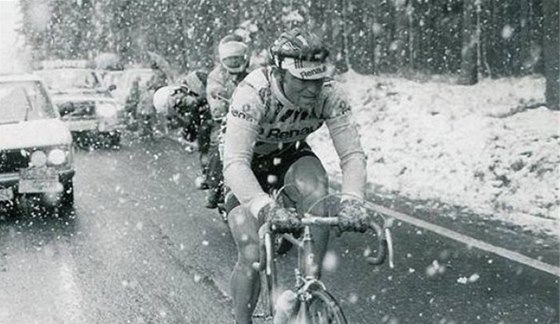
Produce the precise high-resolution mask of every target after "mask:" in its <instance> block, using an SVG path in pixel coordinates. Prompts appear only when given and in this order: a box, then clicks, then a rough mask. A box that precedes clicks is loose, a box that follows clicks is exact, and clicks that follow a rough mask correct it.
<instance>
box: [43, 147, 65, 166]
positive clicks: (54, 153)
mask: <svg viewBox="0 0 560 324" xmlns="http://www.w3.org/2000/svg"><path fill="white" fill-rule="evenodd" d="M47 159H48V161H49V163H50V164H53V165H61V164H63V163H64V162H66V152H65V151H63V150H61V149H58V148H57V149H54V150H51V151H50V152H49V155H48V157H47Z"/></svg>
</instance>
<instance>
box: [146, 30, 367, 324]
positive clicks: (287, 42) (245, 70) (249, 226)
mask: <svg viewBox="0 0 560 324" xmlns="http://www.w3.org/2000/svg"><path fill="white" fill-rule="evenodd" d="M218 54H219V64H218V65H217V66H216V67H215V69H214V70H213V71H212V72H210V73H209V74H208V75H207V77H206V78H205V74H203V73H201V72H200V71H195V72H191V73H190V74H189V75H187V77H185V78H184V79H183V80H182V83H181V84H180V85H178V86H177V87H175V88H174V89H171V90H170V89H167V90H164V89H160V90H158V92H160V93H159V94H158V93H157V92H156V94H155V95H154V105H159V106H165V109H167V111H168V114H169V115H170V116H182V118H183V120H184V125H183V126H184V127H185V130H186V134H197V135H196V136H198V139H199V148H200V152H201V166H202V170H203V171H202V173H203V179H202V180H200V181H199V182H198V183H199V187H200V188H202V189H207V190H208V191H207V193H208V194H207V201H206V206H207V207H209V208H215V207H216V206H217V205H218V204H219V203H222V204H223V206H224V208H225V211H226V213H227V215H228V217H227V219H228V225H229V227H230V230H231V233H232V235H233V238H234V240H235V243H236V245H237V250H238V259H237V263H236V265H235V267H234V269H233V273H232V276H231V293H232V297H233V305H234V314H235V321H236V323H252V313H253V311H254V309H255V306H256V304H257V300H258V296H259V290H260V280H259V272H258V270H256V269H255V268H254V267H253V263H255V262H257V261H258V260H259V237H258V229H259V227H260V226H261V225H262V224H263V223H264V222H266V221H270V220H274V221H275V223H277V224H285V225H286V226H292V227H293V226H294V225H295V226H297V222H296V221H295V220H296V219H297V217H298V215H302V214H303V213H304V212H309V211H310V213H311V214H313V215H316V216H328V213H327V210H326V209H327V207H326V206H325V204H324V203H315V202H317V201H319V200H320V198H321V197H324V196H326V195H327V194H328V190H329V189H328V177H327V172H326V171H325V168H324V167H323V165H322V164H321V161H320V160H319V158H318V157H317V156H316V155H315V153H314V152H313V151H312V149H311V147H310V146H309V145H308V144H307V143H306V138H307V137H308V135H310V134H311V133H313V132H314V131H316V130H318V129H319V128H320V126H321V125H322V124H323V123H324V124H326V126H327V127H328V130H329V132H330V135H331V138H332V141H333V144H334V148H335V150H336V152H337V154H338V156H339V158H340V167H341V169H342V175H343V176H342V189H341V191H342V193H343V194H347V195H348V197H350V198H348V199H344V200H343V201H342V202H341V203H340V206H339V207H340V208H339V211H338V213H337V216H338V217H339V219H340V221H341V225H340V227H341V229H342V230H347V229H349V228H345V227H355V226H356V225H355V224H365V218H366V213H365V212H364V211H363V205H362V199H363V198H364V196H365V189H366V180H367V174H366V156H365V154H364V151H363V149H362V147H361V144H360V136H359V134H358V130H357V128H356V126H355V124H354V123H353V121H352V117H351V109H350V105H349V103H348V101H347V99H346V98H345V95H344V93H343V92H342V91H341V89H340V87H339V86H338V85H337V83H336V82H335V81H334V80H333V79H332V78H331V75H332V72H333V69H332V68H331V66H330V65H329V64H328V62H327V58H328V55H329V51H328V49H327V48H326V46H325V45H324V43H323V42H322V41H321V39H320V38H319V37H318V36H317V35H316V34H314V33H312V32H310V31H308V30H305V29H301V28H295V29H292V30H289V31H287V32H284V33H282V34H281V35H280V36H279V37H278V39H277V40H276V41H275V42H274V43H273V44H272V46H270V48H269V49H268V56H269V57H268V59H269V62H268V64H267V65H265V66H259V67H252V66H251V65H250V63H249V58H250V51H249V48H248V46H247V44H245V42H244V41H243V38H241V37H240V36H237V35H228V36H226V37H224V38H223V39H222V40H221V42H220V44H219V48H218ZM186 117H188V118H186ZM185 119H186V120H185ZM189 127H190V128H189ZM193 136H194V135H193ZM193 138H194V137H191V138H190V139H191V140H192V139H193ZM273 190H280V192H281V194H280V195H281V197H282V199H281V200H282V204H279V203H277V201H278V200H276V199H273V198H272V197H271V192H272V191H273ZM313 236H314V238H315V241H316V244H315V246H316V248H317V251H314V254H315V256H316V258H317V264H319V265H320V264H321V260H322V259H323V256H324V255H325V252H326V247H327V242H328V239H329V231H328V229H323V228H317V229H314V233H313ZM316 271H317V275H320V271H321V269H320V268H319V269H317V270H316Z"/></svg>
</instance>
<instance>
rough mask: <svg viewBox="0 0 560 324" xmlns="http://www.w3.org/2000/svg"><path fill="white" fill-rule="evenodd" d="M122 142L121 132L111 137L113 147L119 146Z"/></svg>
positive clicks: (110, 142)
mask: <svg viewBox="0 0 560 324" xmlns="http://www.w3.org/2000/svg"><path fill="white" fill-rule="evenodd" d="M120 144H121V134H120V133H115V134H113V135H111V136H110V137H109V145H110V146H111V147H118V146H119V145H120Z"/></svg>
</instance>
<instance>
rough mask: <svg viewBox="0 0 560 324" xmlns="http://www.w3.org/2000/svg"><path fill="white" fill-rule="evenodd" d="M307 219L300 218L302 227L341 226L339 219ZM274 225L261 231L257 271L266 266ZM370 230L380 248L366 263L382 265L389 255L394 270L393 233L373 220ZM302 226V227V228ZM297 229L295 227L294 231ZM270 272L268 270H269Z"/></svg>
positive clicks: (256, 264)
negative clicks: (269, 238) (270, 236)
mask: <svg viewBox="0 0 560 324" xmlns="http://www.w3.org/2000/svg"><path fill="white" fill-rule="evenodd" d="M305 216H306V217H303V218H299V222H300V224H301V226H329V227H336V226H338V225H339V223H340V220H339V218H338V217H317V216H310V215H309V214H306V215H305ZM273 225H274V224H272V223H270V222H266V223H264V224H263V225H262V226H261V228H260V229H259V240H260V243H259V250H260V260H259V262H255V263H254V264H253V267H254V268H255V269H257V270H263V269H264V267H265V266H266V259H265V257H270V256H266V247H265V243H266V241H267V240H265V237H266V235H271V233H273V232H274V230H273ZM367 225H368V226H367V227H368V229H371V230H373V231H374V232H375V233H376V236H377V241H378V247H377V253H376V254H375V255H374V256H366V261H367V262H368V263H369V264H372V265H381V264H383V263H384V262H385V260H386V259H387V255H389V266H390V267H391V268H393V247H392V239H391V232H390V230H389V229H388V228H386V227H385V228H384V229H382V228H381V227H380V226H379V225H378V224H377V223H375V222H374V221H373V220H370V221H369V223H368V224H367ZM301 226H300V227H301ZM295 230H297V228H295V227H294V231H295ZM267 270H268V269H267Z"/></svg>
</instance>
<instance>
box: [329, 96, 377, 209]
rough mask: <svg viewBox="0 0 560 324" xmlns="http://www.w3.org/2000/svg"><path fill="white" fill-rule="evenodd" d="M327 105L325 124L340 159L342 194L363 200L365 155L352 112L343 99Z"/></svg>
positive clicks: (365, 171)
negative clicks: (328, 109)
mask: <svg viewBox="0 0 560 324" xmlns="http://www.w3.org/2000/svg"><path fill="white" fill-rule="evenodd" d="M328 104H330V105H331V107H329V108H330V115H331V116H330V118H328V119H327V120H326V124H327V127H328V129H329V133H330V134H331V138H332V140H333V144H334V148H335V150H336V152H337V154H338V157H339V158H340V168H341V169H342V193H344V194H349V195H353V196H357V197H359V198H362V199H363V198H365V192H366V184H367V165H366V155H365V153H364V150H363V149H362V145H361V143H360V135H359V133H358V129H357V128H356V124H355V123H354V122H353V120H352V112H351V110H350V107H349V105H348V103H347V101H346V100H344V99H343V98H335V100H331V101H330V102H328Z"/></svg>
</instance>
